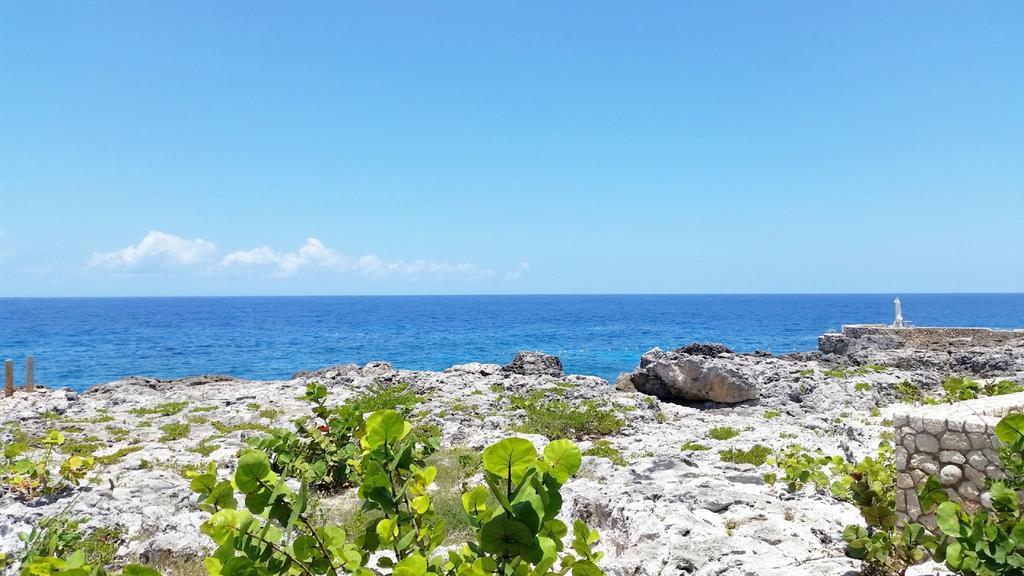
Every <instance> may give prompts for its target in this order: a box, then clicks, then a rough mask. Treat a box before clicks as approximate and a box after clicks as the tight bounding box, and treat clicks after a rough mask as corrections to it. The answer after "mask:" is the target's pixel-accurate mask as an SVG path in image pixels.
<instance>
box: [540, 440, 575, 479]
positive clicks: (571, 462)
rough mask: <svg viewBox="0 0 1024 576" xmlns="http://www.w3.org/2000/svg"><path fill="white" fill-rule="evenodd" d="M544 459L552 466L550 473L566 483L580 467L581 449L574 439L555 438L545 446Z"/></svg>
mask: <svg viewBox="0 0 1024 576" xmlns="http://www.w3.org/2000/svg"><path fill="white" fill-rule="evenodd" d="M544 461H545V462H547V464H548V466H549V467H550V469H549V471H548V473H549V474H551V476H553V477H554V478H555V480H558V482H559V483H560V484H564V483H565V481H566V480H568V479H569V476H572V475H573V474H575V473H576V472H577V471H578V470H579V469H580V462H582V457H581V456H580V449H579V447H578V446H576V444H575V443H574V442H573V441H572V440H565V439H563V440H555V441H553V442H550V443H548V445H547V446H545V447H544Z"/></svg>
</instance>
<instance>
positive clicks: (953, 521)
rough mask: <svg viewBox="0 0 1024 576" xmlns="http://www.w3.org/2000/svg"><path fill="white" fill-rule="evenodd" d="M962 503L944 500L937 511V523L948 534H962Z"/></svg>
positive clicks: (954, 535)
mask: <svg viewBox="0 0 1024 576" xmlns="http://www.w3.org/2000/svg"><path fill="white" fill-rule="evenodd" d="M959 512H960V505H959V504H957V503H956V502H943V503H942V504H939V508H938V509H937V510H936V511H935V523H936V524H938V526H939V530H942V533H943V534H945V535H947V536H953V537H956V536H960V517H959Z"/></svg>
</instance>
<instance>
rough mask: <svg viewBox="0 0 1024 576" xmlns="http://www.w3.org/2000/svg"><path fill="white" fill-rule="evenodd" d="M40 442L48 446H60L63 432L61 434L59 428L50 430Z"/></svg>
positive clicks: (62, 441) (62, 440)
mask: <svg viewBox="0 0 1024 576" xmlns="http://www.w3.org/2000/svg"><path fill="white" fill-rule="evenodd" d="M41 442H42V443H43V444H46V445H48V446H60V445H61V444H63V443H64V434H62V433H61V431H60V430H50V432H49V433H47V434H46V436H44V437H43V439H42V440H41Z"/></svg>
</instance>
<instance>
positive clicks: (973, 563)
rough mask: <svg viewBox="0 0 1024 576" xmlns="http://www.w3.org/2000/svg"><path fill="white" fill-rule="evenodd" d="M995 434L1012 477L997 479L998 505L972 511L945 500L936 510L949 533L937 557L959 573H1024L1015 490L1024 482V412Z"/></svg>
mask: <svg viewBox="0 0 1024 576" xmlns="http://www.w3.org/2000/svg"><path fill="white" fill-rule="evenodd" d="M995 432H996V436H997V437H998V438H999V440H1000V441H1001V442H1002V444H1003V446H1002V449H1001V451H1000V459H1001V460H1002V461H1003V466H1004V470H1005V471H1006V474H1007V478H1006V481H996V482H992V484H991V486H990V487H989V495H990V496H991V501H992V509H991V510H986V509H984V508H980V509H974V510H968V509H966V508H965V507H963V506H962V505H961V504H960V503H957V502H952V501H945V502H942V503H941V504H939V506H938V509H937V510H936V513H935V519H936V523H937V524H938V527H939V530H940V531H941V532H942V534H944V535H945V536H946V537H947V541H946V542H945V543H943V545H942V546H941V548H940V549H939V551H938V554H937V555H936V556H937V559H939V560H942V559H943V558H944V559H945V561H946V566H947V567H949V568H950V569H951V570H953V571H954V572H956V573H957V574H965V575H968V576H1004V575H1005V576H1022V575H1024V514H1022V512H1021V506H1020V504H1021V503H1020V499H1019V496H1018V494H1017V491H1016V490H1015V487H1019V486H1020V485H1021V483H1022V482H1024V477H1022V470H1021V467H1020V463H1021V460H1022V457H1024V414H1019V413H1014V414H1009V415H1007V416H1005V417H1003V418H1002V419H1001V420H1000V421H999V423H998V424H997V425H996V429H995ZM943 496H945V493H944V492H943ZM943 500H945V498H943Z"/></svg>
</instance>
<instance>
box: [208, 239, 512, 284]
mask: <svg viewBox="0 0 1024 576" xmlns="http://www.w3.org/2000/svg"><path fill="white" fill-rule="evenodd" d="M221 266H223V267H226V268H232V267H271V268H272V269H273V274H274V275H276V276H292V275H294V274H296V273H297V272H299V271H300V270H302V269H304V268H326V269H331V270H337V271H340V272H355V273H360V274H366V275H373V276H394V275H401V276H469V277H474V276H491V275H493V274H494V271H493V270H491V269H489V268H481V267H479V266H477V265H475V264H470V263H466V262H459V263H451V262H441V261H436V260H424V259H417V260H386V259H383V258H381V257H380V256H378V255H377V254H374V253H370V254H365V255H363V256H359V257H357V258H354V259H353V258H349V257H348V256H345V255H344V254H341V253H340V252H337V251H335V250H333V249H331V248H328V247H327V246H325V245H324V243H323V242H321V241H320V240H318V239H316V238H307V239H306V243H305V244H303V245H302V247H300V248H299V249H298V251H295V252H280V251H278V250H274V249H273V248H271V247H270V246H260V247H258V248H253V249H251V250H239V251H237V252H232V253H230V254H228V255H226V256H224V258H222V259H221Z"/></svg>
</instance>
